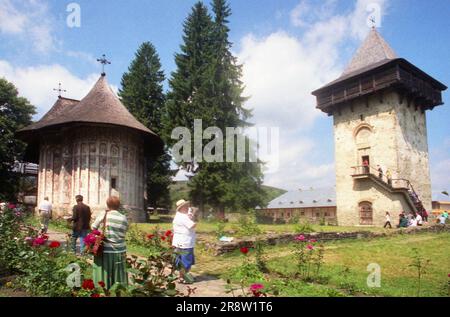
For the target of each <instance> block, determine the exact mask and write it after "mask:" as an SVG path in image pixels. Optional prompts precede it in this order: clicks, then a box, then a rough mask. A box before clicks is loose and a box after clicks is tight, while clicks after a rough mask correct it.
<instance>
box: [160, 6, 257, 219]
mask: <svg viewBox="0 0 450 317" xmlns="http://www.w3.org/2000/svg"><path fill="white" fill-rule="evenodd" d="M213 11H214V14H215V17H214V20H213V19H212V18H211V17H210V15H209V14H208V10H207V8H206V7H205V6H204V5H203V4H201V3H197V4H196V5H195V6H194V8H193V10H192V13H191V14H190V15H189V17H188V18H187V20H186V22H185V24H184V36H183V41H184V43H183V45H182V46H181V53H179V54H177V55H176V57H175V62H176V65H177V70H176V71H175V72H174V73H173V74H172V79H171V80H170V87H171V91H170V93H169V98H168V103H167V104H168V112H167V117H166V119H167V122H169V124H168V125H167V127H170V128H173V127H175V126H184V127H187V128H189V129H190V130H191V136H192V137H193V133H192V132H193V121H194V119H202V124H203V127H204V128H206V127H211V126H216V127H219V128H220V129H221V130H222V132H223V134H224V135H225V128H226V127H246V126H248V125H249V124H248V123H247V119H248V118H249V117H250V115H251V112H250V111H249V110H248V109H246V108H245V107H244V102H245V101H246V98H245V97H242V93H243V89H244V87H243V84H242V81H241V79H240V78H241V74H242V69H241V66H240V65H238V63H237V60H236V58H235V57H234V56H233V55H232V53H231V46H232V44H231V43H230V41H229V38H228V36H229V35H228V34H229V28H228V17H229V16H230V14H231V11H230V8H229V6H228V5H227V3H226V2H225V1H214V2H213ZM247 141H248V140H247ZM208 142H209V140H204V141H203V144H204V145H205V144H206V143H208ZM223 152H224V153H225V152H226V151H225V142H224V151H223ZM247 156H248V152H247ZM198 165H199V167H198V172H197V173H196V175H195V176H194V177H193V178H192V180H191V181H190V183H189V188H190V196H191V199H192V200H193V201H194V203H195V204H197V205H199V207H200V209H201V210H203V207H204V205H209V206H211V207H213V208H214V209H215V210H216V211H219V214H220V216H222V217H223V216H224V212H225V210H226V209H229V210H231V209H233V210H236V209H240V210H242V209H250V208H254V207H255V206H256V205H262V204H263V200H264V197H263V191H262V189H261V183H262V173H261V170H260V165H259V164H258V163H249V162H245V163H237V162H233V163H227V162H210V163H208V162H203V161H200V162H198Z"/></svg>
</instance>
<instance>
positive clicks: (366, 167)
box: [363, 159, 370, 174]
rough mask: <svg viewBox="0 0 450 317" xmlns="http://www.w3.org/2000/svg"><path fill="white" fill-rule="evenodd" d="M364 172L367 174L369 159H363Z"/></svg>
mask: <svg viewBox="0 0 450 317" xmlns="http://www.w3.org/2000/svg"><path fill="white" fill-rule="evenodd" d="M363 168H364V174H369V172H370V171H369V161H368V160H367V159H364V161H363Z"/></svg>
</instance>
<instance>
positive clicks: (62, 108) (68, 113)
mask: <svg viewBox="0 0 450 317" xmlns="http://www.w3.org/2000/svg"><path fill="white" fill-rule="evenodd" d="M83 123H86V124H102V125H104V124H106V125H114V126H121V127H126V128H130V129H133V130H136V131H138V132H140V133H141V134H142V135H143V136H144V137H145V138H146V139H149V142H147V145H149V144H153V145H156V146H157V148H162V141H161V139H160V138H159V136H158V135H156V134H155V133H154V132H153V131H151V130H150V129H148V128H147V127H145V126H144V125H143V124H142V123H140V122H139V121H138V120H137V119H136V118H135V117H134V116H133V115H132V114H131V113H130V112H129V111H128V109H127V108H126V107H125V106H124V105H123V104H122V102H121V101H120V100H119V98H118V97H117V96H116V94H115V93H114V92H113V91H112V89H111V87H110V86H109V85H108V81H107V80H106V76H105V75H104V74H102V76H101V77H100V78H99V79H98V81H97V82H96V84H95V85H94V87H92V89H91V91H90V92H89V93H88V94H87V95H86V96H85V97H84V98H83V99H81V100H80V101H78V100H74V99H68V98H63V97H59V98H58V100H57V101H56V103H55V104H54V105H53V107H52V108H51V109H50V110H49V111H48V112H47V113H46V114H45V115H44V116H43V117H42V118H41V120H39V121H37V122H35V123H33V124H31V125H29V126H27V127H25V128H23V129H21V130H19V131H18V132H17V136H18V137H19V138H21V139H23V140H24V141H26V142H27V143H29V145H30V143H34V142H35V141H36V136H35V132H39V131H41V130H43V129H46V128H50V127H53V128H56V127H61V126H69V125H71V124H83Z"/></svg>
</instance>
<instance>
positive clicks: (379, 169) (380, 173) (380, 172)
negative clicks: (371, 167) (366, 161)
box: [377, 165, 383, 179]
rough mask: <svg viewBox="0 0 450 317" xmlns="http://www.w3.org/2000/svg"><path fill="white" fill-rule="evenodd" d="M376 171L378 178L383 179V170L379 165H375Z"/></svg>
mask: <svg viewBox="0 0 450 317" xmlns="http://www.w3.org/2000/svg"><path fill="white" fill-rule="evenodd" d="M377 170H378V178H380V179H382V178H383V169H382V168H381V166H380V165H377Z"/></svg>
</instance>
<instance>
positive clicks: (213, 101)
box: [0, 0, 265, 216]
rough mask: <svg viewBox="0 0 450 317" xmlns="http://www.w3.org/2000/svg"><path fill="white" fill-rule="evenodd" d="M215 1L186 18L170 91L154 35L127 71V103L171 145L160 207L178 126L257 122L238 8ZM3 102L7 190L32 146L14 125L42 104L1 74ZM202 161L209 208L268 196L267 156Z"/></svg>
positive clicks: (3, 191) (154, 180)
mask: <svg viewBox="0 0 450 317" xmlns="http://www.w3.org/2000/svg"><path fill="white" fill-rule="evenodd" d="M211 8H212V12H210V11H209V9H208V7H207V6H206V5H205V4H204V3H202V2H198V3H196V4H195V5H194V6H193V7H192V9H191V11H190V13H189V15H188V16H187V18H186V19H185V21H184V23H183V35H182V44H181V45H180V48H179V52H177V53H176V54H175V64H176V69H175V71H174V72H172V73H171V74H170V77H169V78H168V83H169V89H168V91H167V92H165V91H164V88H163V84H164V82H165V80H166V75H165V73H164V71H163V70H162V65H161V62H160V58H159V55H158V53H157V50H156V48H155V46H154V45H153V44H152V43H151V42H144V43H142V44H141V45H140V47H139V48H138V49H137V51H136V53H135V56H134V59H133V60H132V61H131V64H130V65H129V67H128V70H127V71H126V72H125V73H124V74H123V76H122V79H121V88H120V90H119V97H120V99H121V101H122V103H123V104H124V105H125V106H126V107H127V108H128V110H129V111H130V112H131V113H132V114H133V115H134V116H135V117H136V118H137V119H138V120H139V121H140V122H141V123H143V124H144V125H145V126H146V127H148V128H150V129H151V130H152V131H154V132H155V133H157V134H158V135H159V136H160V137H161V138H162V139H163V140H164V142H165V150H164V153H163V154H161V155H160V156H158V157H151V158H148V161H147V197H148V205H149V206H152V207H169V205H170V190H169V187H170V184H171V177H172V171H171V160H172V157H171V155H170V148H171V146H172V145H173V144H174V143H175V142H176V141H177V140H174V139H172V138H171V132H172V130H173V129H174V128H175V127H187V128H188V129H190V130H191V131H193V129H194V119H202V122H203V126H204V127H208V126H215V127H218V128H220V129H221V130H222V131H225V128H226V127H237V128H238V127H239V128H245V127H249V126H250V123H249V121H248V120H249V119H250V118H251V115H252V114H251V111H250V110H249V109H247V108H246V107H245V102H246V100H247V97H245V96H243V90H244V85H243V83H242V80H241V77H242V66H241V65H239V63H238V61H237V59H236V57H235V56H233V54H232V52H231V48H232V43H231V42H230V39H229V33H230V28H229V17H230V15H231V9H230V6H229V4H228V3H227V1H226V0H212V2H211ZM2 104H3V106H1V105H2ZM0 106H1V107H2V108H0V129H1V130H0V131H1V132H2V133H1V136H0V138H1V144H0V163H1V165H0V177H1V179H2V181H1V182H0V184H2V185H0V195H1V196H4V197H6V196H10V195H12V194H14V189H13V187H11V186H8V185H7V183H10V184H13V183H15V180H14V177H13V176H12V175H11V173H10V168H9V166H10V164H11V162H13V160H14V159H17V158H20V156H21V154H22V153H23V150H24V145H23V143H21V142H20V141H18V140H16V139H14V133H15V131H17V130H18V129H20V128H22V127H24V126H26V125H28V124H30V123H31V117H32V115H33V114H34V113H35V108H34V106H32V105H31V104H30V103H29V102H28V101H27V100H26V99H24V98H21V97H18V94H17V90H16V89H15V88H14V86H13V85H12V84H10V83H8V82H7V81H6V80H4V79H1V80H0ZM4 109H7V110H8V111H5V110H4ZM4 131H6V132H5V133H4ZM191 135H192V138H193V137H194V135H193V133H191ZM237 138H238V136H236V139H237ZM245 141H246V142H247V143H248V142H249V140H248V139H245ZM204 142H205V144H206V143H207V142H208V140H204ZM235 144H236V142H235ZM224 146H225V144H224ZM246 148H247V151H252V150H255V149H251V148H250V147H246ZM224 153H225V149H224ZM246 155H250V153H246ZM193 163H194V162H179V163H178V164H179V165H185V166H186V165H191V164H193ZM195 164H196V167H197V168H196V172H195V176H194V177H193V178H192V179H191V180H190V181H189V183H188V187H189V196H190V197H188V198H189V199H191V200H192V201H193V203H194V204H196V205H197V206H199V207H200V209H201V210H204V209H205V208H207V207H208V208H212V209H213V210H214V211H216V212H218V214H219V215H220V216H223V215H224V213H225V211H227V210H249V209H253V208H254V207H255V206H258V205H260V206H261V205H263V204H264V203H265V195H264V191H263V189H262V187H261V186H262V181H263V174H262V170H261V166H262V162H259V161H258V162H233V163H228V162H202V161H199V162H195ZM6 180H7V181H6ZM0 198H1V197H0Z"/></svg>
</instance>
